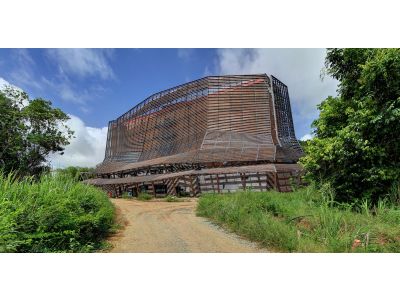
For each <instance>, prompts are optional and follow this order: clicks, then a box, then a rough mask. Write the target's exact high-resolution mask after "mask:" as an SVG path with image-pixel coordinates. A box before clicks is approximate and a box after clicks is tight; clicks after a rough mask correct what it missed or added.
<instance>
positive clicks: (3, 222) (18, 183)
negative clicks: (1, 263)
mask: <svg viewBox="0 0 400 300" xmlns="http://www.w3.org/2000/svg"><path fill="white" fill-rule="evenodd" d="M113 219H114V207H113V205H112V204H111V202H110V201H109V199H108V197H107V196H106V194H105V193H103V192H102V191H100V190H98V189H96V188H94V187H91V186H87V185H84V184H82V183H79V182H76V181H75V180H73V179H72V178H71V177H68V176H60V175H58V176H50V175H44V176H42V177H41V178H40V179H39V180H33V179H32V178H29V177H25V178H23V179H19V180H17V179H16V178H15V176H13V175H12V174H9V175H8V176H4V175H2V174H0V252H89V251H94V250H96V249H99V248H101V247H102V245H103V244H102V239H104V237H105V236H106V235H107V234H108V233H109V232H110V230H111V229H112V226H113Z"/></svg>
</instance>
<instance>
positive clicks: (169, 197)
mask: <svg viewBox="0 0 400 300" xmlns="http://www.w3.org/2000/svg"><path fill="white" fill-rule="evenodd" d="M165 201H167V202H183V199H181V198H178V197H176V196H171V195H168V196H167V197H165Z"/></svg>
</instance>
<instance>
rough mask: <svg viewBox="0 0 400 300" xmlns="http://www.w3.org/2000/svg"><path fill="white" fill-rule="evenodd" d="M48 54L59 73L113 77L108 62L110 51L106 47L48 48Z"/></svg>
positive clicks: (103, 77) (104, 77)
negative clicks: (57, 67) (56, 65)
mask: <svg viewBox="0 0 400 300" xmlns="http://www.w3.org/2000/svg"><path fill="white" fill-rule="evenodd" d="M48 55H49V57H50V58H51V59H52V60H53V61H54V62H56V63H57V64H58V66H59V70H60V72H61V73H67V74H69V75H77V76H80V77H89V76H100V77H101V78H102V79H112V78H114V77H115V76H114V71H113V69H112V68H111V66H110V64H109V59H110V58H111V56H112V51H111V50H108V49H49V50H48Z"/></svg>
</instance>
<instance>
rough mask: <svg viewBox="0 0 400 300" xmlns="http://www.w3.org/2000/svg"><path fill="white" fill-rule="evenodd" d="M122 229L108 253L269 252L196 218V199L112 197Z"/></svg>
mask: <svg viewBox="0 0 400 300" xmlns="http://www.w3.org/2000/svg"><path fill="white" fill-rule="evenodd" d="M112 202H113V203H114V205H115V206H116V213H117V222H118V223H119V224H121V226H122V228H121V230H119V231H118V232H117V233H116V234H114V235H113V236H111V237H110V238H109V242H110V243H111V244H112V246H113V247H112V249H111V250H110V252H139V253H145V252H156V253H162V252H167V253H179V252H201V253H203V252H235V253H241V252H268V251H267V249H265V248H260V247H258V245H257V244H255V243H252V242H249V241H247V240H244V239H242V238H240V237H238V236H237V235H235V234H232V233H228V232H226V231H224V230H222V229H221V228H219V227H218V226H215V225H213V224H211V223H210V222H208V221H207V220H206V219H205V218H201V217H197V216H196V214H195V209H196V206H197V201H196V200H193V199H192V200H191V201H186V202H173V203H171V202H163V201H148V202H142V201H137V200H126V199H112Z"/></svg>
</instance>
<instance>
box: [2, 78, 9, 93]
mask: <svg viewBox="0 0 400 300" xmlns="http://www.w3.org/2000/svg"><path fill="white" fill-rule="evenodd" d="M7 85H10V83H9V82H8V81H7V80H5V79H4V78H2V77H0V90H2V89H4V88H5V87H6V86H7Z"/></svg>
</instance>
